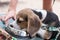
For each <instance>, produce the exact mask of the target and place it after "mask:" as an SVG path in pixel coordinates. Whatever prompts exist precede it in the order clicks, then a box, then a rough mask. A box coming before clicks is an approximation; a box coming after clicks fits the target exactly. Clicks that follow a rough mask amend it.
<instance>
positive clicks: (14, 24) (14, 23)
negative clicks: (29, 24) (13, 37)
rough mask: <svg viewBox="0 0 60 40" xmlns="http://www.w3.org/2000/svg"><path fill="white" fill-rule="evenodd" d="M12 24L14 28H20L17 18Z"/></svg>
mask: <svg viewBox="0 0 60 40" xmlns="http://www.w3.org/2000/svg"><path fill="white" fill-rule="evenodd" d="M11 25H13V28H16V29H20V27H19V25H18V24H17V23H16V20H15V21H14V22H13V23H11Z"/></svg>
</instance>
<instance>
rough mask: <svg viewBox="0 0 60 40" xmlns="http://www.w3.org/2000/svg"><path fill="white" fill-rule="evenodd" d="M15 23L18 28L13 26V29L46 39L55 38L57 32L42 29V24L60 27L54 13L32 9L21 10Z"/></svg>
mask: <svg viewBox="0 0 60 40" xmlns="http://www.w3.org/2000/svg"><path fill="white" fill-rule="evenodd" d="M15 23H16V24H17V25H18V26H17V27H16V26H14V25H12V27H15V28H17V29H25V31H26V32H27V33H28V34H29V35H30V36H31V37H34V36H35V35H36V34H39V35H40V36H41V37H42V38H44V39H51V38H54V37H55V36H56V34H57V32H48V31H47V30H43V29H41V27H42V23H44V24H47V25H49V27H50V26H54V27H59V26H60V25H59V19H58V16H57V15H56V14H54V13H53V12H49V11H46V10H34V9H30V8H25V9H22V10H20V11H19V12H18V13H17V15H16V20H15ZM53 34H54V35H53ZM50 35H51V36H50Z"/></svg>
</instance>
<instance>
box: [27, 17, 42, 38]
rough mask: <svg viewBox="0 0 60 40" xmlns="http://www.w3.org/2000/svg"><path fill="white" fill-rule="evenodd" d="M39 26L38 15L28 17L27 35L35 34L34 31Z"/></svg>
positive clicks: (35, 31)
mask: <svg viewBox="0 0 60 40" xmlns="http://www.w3.org/2000/svg"><path fill="white" fill-rule="evenodd" d="M40 27H41V21H40V19H39V17H37V16H34V17H32V16H31V17H28V28H27V32H28V33H29V35H30V36H31V37H33V36H35V35H36V33H37V31H38V30H39V29H40Z"/></svg>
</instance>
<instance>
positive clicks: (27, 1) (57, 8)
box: [0, 0, 60, 19]
mask: <svg viewBox="0 0 60 40" xmlns="http://www.w3.org/2000/svg"><path fill="white" fill-rule="evenodd" d="M9 2H10V0H0V13H7V11H8V8H9ZM42 4H43V0H18V5H17V8H16V12H18V11H19V10H21V9H23V8H32V9H42V6H43V5H42ZM52 7H53V12H55V13H56V14H57V15H58V17H59V19H60V0H56V1H55V2H54V4H52Z"/></svg>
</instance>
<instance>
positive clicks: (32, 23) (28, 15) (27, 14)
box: [16, 8, 41, 37]
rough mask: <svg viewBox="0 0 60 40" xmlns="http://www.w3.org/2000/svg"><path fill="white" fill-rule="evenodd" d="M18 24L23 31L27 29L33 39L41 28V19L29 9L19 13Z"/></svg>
mask: <svg viewBox="0 0 60 40" xmlns="http://www.w3.org/2000/svg"><path fill="white" fill-rule="evenodd" d="M16 19H17V24H18V25H19V26H20V28H21V29H24V28H26V30H27V32H28V33H29V34H30V35H31V36H32V37H33V36H35V34H36V33H37V31H38V30H39V28H40V27H41V21H40V19H39V17H38V16H37V15H36V14H35V13H34V12H33V11H32V10H31V9H29V8H26V9H23V10H21V11H19V12H18V14H17V16H16Z"/></svg>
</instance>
